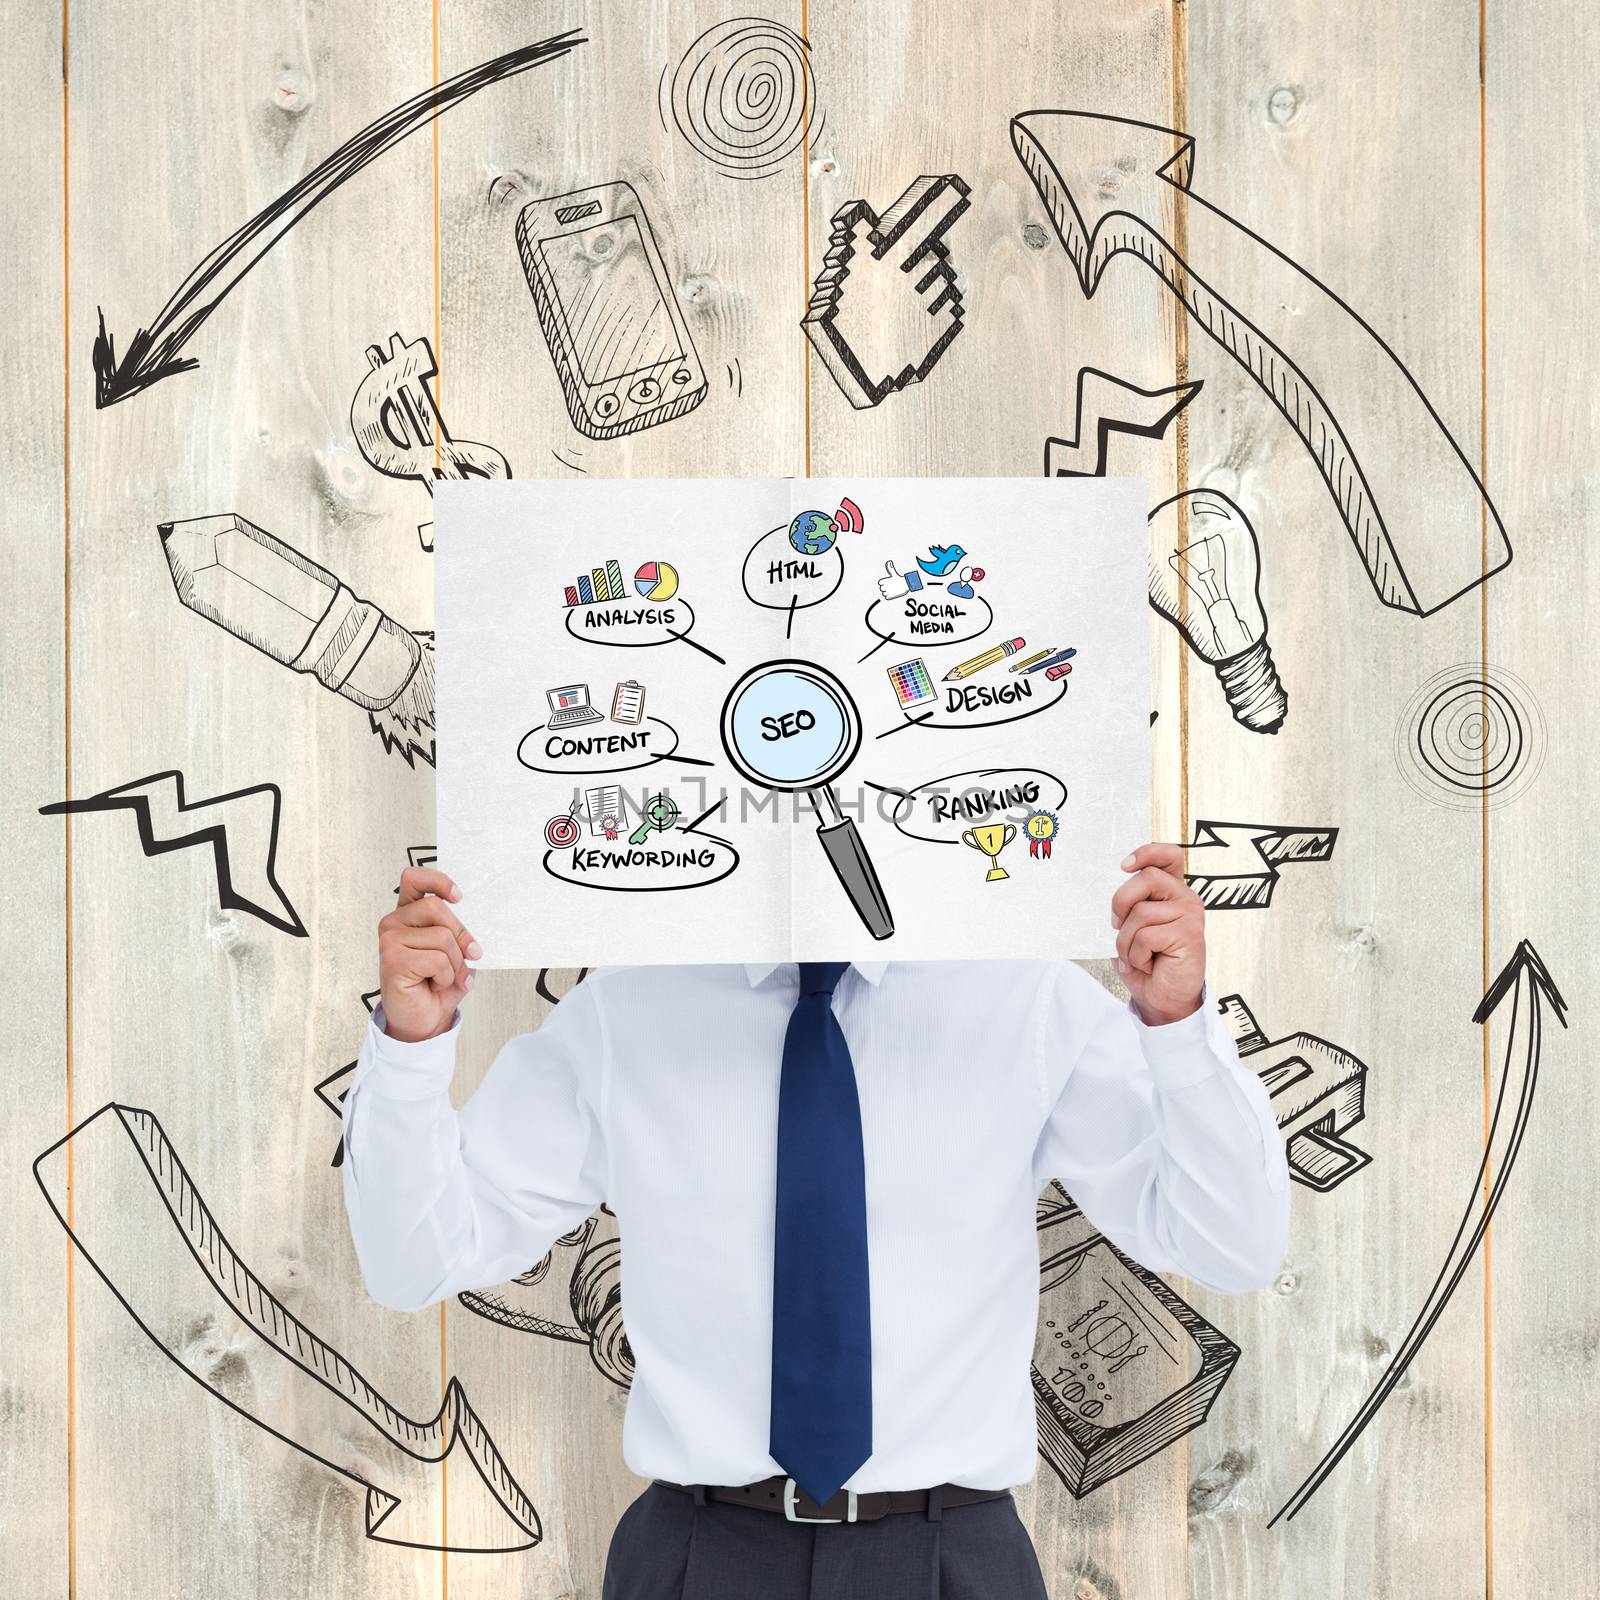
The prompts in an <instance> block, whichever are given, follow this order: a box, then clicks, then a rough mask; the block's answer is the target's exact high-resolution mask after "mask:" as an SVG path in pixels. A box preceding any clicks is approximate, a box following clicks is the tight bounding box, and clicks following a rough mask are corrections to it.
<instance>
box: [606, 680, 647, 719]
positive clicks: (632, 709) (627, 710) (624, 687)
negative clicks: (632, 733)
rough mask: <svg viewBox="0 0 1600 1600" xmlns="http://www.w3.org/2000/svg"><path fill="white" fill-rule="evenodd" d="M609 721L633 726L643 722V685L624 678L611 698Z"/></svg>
mask: <svg viewBox="0 0 1600 1600" xmlns="http://www.w3.org/2000/svg"><path fill="white" fill-rule="evenodd" d="M611 720H612V721H613V722H621V723H625V724H627V725H629V726H634V725H636V724H638V723H641V722H643V721H644V685H643V684H642V683H638V682H636V681H635V680H634V679H632V678H625V679H624V680H623V681H622V682H621V683H619V684H618V685H617V688H616V692H615V693H614V694H613V695H612V696H611Z"/></svg>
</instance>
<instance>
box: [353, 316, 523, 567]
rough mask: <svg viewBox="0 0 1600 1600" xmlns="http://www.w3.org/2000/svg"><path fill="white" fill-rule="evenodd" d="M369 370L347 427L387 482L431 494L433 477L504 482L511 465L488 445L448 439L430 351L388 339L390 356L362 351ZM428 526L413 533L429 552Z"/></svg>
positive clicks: (371, 348)
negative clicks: (408, 483) (404, 482)
mask: <svg viewBox="0 0 1600 1600" xmlns="http://www.w3.org/2000/svg"><path fill="white" fill-rule="evenodd" d="M367 363H368V366H369V368H370V369H371V370H370V371H368V372H367V373H366V374H365V375H364V376H363V377H362V379H361V382H360V383H359V384H358V385H357V386H356V393H355V399H353V400H352V401H351V402H350V427H351V430H352V431H353V432H354V434H355V436H356V444H357V445H358V446H359V447H360V450H361V454H362V455H363V456H365V457H366V459H367V461H368V462H369V463H370V464H371V465H372V466H374V467H376V468H377V469H378V471H379V472H381V473H383V474H384V475H385V476H387V477H390V478H415V479H416V481H417V482H418V483H420V484H421V485H422V486H423V488H425V489H426V490H427V491H428V493H429V494H430V495H431V494H432V493H433V485H434V480H435V479H437V478H509V477H510V476H511V463H510V462H508V461H507V460H506V458H505V457H504V456H503V455H501V454H500V452H499V451H498V450H496V449H495V448H494V446H493V445H488V444H475V443H474V442H473V441H472V440H470V439H452V438H451V437H450V430H449V429H448V428H447V427H446V426H445V422H444V418H443V417H442V416H441V415H440V414H439V405H438V402H437V401H436V400H435V399H434V397H433V390H432V389H431V388H430V387H429V384H428V380H429V379H430V378H432V377H434V376H435V375H436V374H437V372H438V370H439V368H438V364H437V363H436V362H435V361H434V359H433V346H432V345H430V344H429V343H428V341H427V340H426V339H425V338H423V339H413V340H412V341H411V342H410V343H409V344H406V343H405V342H404V341H402V339H401V337H400V335H399V334H398V333H394V334H390V336H389V352H388V354H387V355H385V354H384V351H383V348H382V346H381V345H375V344H369V345H368V346H367ZM432 529H433V524H432V523H431V522H425V523H423V524H422V525H421V526H420V527H419V528H418V529H417V534H418V536H419V537H420V538H421V540H422V548H423V549H424V550H432V549H433V539H432V537H431V534H432Z"/></svg>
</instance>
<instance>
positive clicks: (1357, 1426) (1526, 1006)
mask: <svg viewBox="0 0 1600 1600" xmlns="http://www.w3.org/2000/svg"><path fill="white" fill-rule="evenodd" d="M1508 996H1509V997H1510V999H1511V1015H1510V1018H1509V1020H1508V1021H1507V1022H1506V1024H1505V1027H1506V1051H1505V1059H1504V1061H1503V1062H1502V1064H1501V1068H1500V1084H1499V1088H1498V1089H1497V1090H1496V1092H1495V1103H1494V1115H1493V1118H1492V1119H1491V1121H1490V1124H1489V1133H1488V1137H1487V1139H1486V1140H1485V1141H1484V1147H1483V1156H1482V1159H1481V1160H1480V1161H1479V1162H1478V1166H1477V1171H1476V1172H1475V1173H1474V1174H1473V1177H1472V1183H1471V1186H1470V1188H1469V1190H1468V1193H1467V1204H1466V1209H1465V1210H1464V1211H1463V1213H1462V1215H1461V1221H1460V1222H1459V1223H1458V1224H1457V1226H1456V1231H1455V1237H1454V1238H1453V1239H1452V1240H1451V1241H1450V1246H1449V1248H1448V1249H1447V1250H1446V1252H1445V1258H1444V1262H1443V1264H1442V1265H1441V1266H1440V1268H1439V1273H1438V1276H1437V1277H1436V1278H1435V1279H1434V1281H1433V1285H1432V1287H1431V1288H1430V1289H1429V1291H1428V1294H1427V1297H1426V1299H1425V1300H1424V1301H1423V1304H1422V1309H1421V1310H1420V1311H1419V1312H1418V1313H1417V1316H1416V1320H1415V1321H1414V1322H1413V1323H1412V1324H1411V1326H1410V1328H1409V1329H1408V1330H1407V1332H1406V1336H1405V1338H1404V1339H1402V1340H1401V1341H1400V1346H1399V1348H1398V1349H1397V1350H1396V1351H1395V1353H1394V1355H1393V1356H1392V1357H1391V1358H1390V1360H1389V1365H1388V1366H1387V1367H1386V1368H1385V1369H1384V1371H1383V1375H1382V1376H1381V1377H1380V1378H1379V1379H1378V1381H1377V1382H1376V1383H1375V1384H1374V1385H1373V1387H1372V1392H1371V1393H1370V1394H1369V1395H1368V1396H1367V1398H1366V1399H1365V1400H1364V1401H1363V1402H1362V1403H1361V1405H1360V1407H1359V1408H1358V1409H1357V1411H1356V1414H1355V1415H1354V1416H1353V1417H1352V1418H1351V1419H1350V1421H1349V1423H1348V1424H1346V1426H1345V1428H1344V1429H1343V1431H1342V1432H1341V1433H1340V1435H1339V1437H1338V1439H1337V1440H1336V1441H1335V1442H1334V1444H1333V1445H1332V1446H1331V1447H1330V1448H1329V1450H1328V1452H1327V1453H1326V1454H1325V1455H1324V1456H1323V1457H1322V1459H1321V1460H1320V1461H1319V1462H1318V1463H1317V1465H1316V1466H1315V1467H1314V1468H1313V1469H1312V1471H1311V1472H1310V1473H1309V1474H1308V1475H1307V1476H1306V1477H1305V1478H1304V1479H1303V1480H1302V1482H1301V1483H1300V1485H1299V1487H1298V1488H1296V1489H1295V1491H1294V1493H1293V1494H1292V1495H1290V1497H1289V1498H1288V1500H1286V1501H1285V1502H1284V1504H1283V1505H1281V1506H1280V1507H1279V1508H1278V1509H1277V1511H1275V1512H1274V1513H1273V1515H1272V1517H1271V1519H1270V1520H1269V1521H1268V1523H1267V1526H1268V1527H1269V1528H1270V1527H1271V1526H1272V1525H1273V1523H1275V1522H1276V1521H1277V1520H1278V1518H1279V1517H1281V1516H1283V1515H1284V1514H1285V1513H1287V1514H1288V1518H1289V1520H1290V1521H1293V1519H1294V1518H1295V1517H1296V1516H1297V1515H1298V1514H1299V1513H1300V1512H1301V1511H1302V1510H1304V1508H1305V1506H1306V1503H1307V1502H1308V1501H1309V1500H1310V1499H1311V1497H1312V1496H1313V1495H1314V1494H1315V1493H1316V1492H1317V1490H1318V1489H1319V1488H1320V1487H1321V1486H1322V1484H1323V1482H1324V1481H1325V1480H1326V1479H1327V1477H1328V1475H1329V1474H1330V1473H1331V1472H1332V1471H1333V1469H1334V1468H1335V1467H1336V1466H1338V1464H1339V1462H1340V1461H1341V1460H1342V1459H1343V1457H1344V1455H1345V1453H1346V1452H1347V1451H1348V1450H1349V1449H1350V1447H1351V1446H1352V1445H1353V1444H1354V1443H1355V1442H1356V1440H1357V1439H1358V1438H1360V1436H1361V1434H1362V1432H1363V1430H1364V1429H1365V1428H1366V1426H1367V1424H1368V1423H1369V1422H1371V1421H1372V1419H1373V1418H1374V1417H1375V1416H1376V1415H1377V1414H1378V1411H1379V1408H1380V1407H1381V1406H1382V1405H1383V1403H1384V1401H1385V1400H1387V1399H1388V1398H1389V1396H1390V1395H1391V1394H1392V1393H1393V1392H1394V1388H1395V1385H1396V1384H1398V1383H1399V1381H1400V1379H1401V1378H1402V1376H1404V1374H1405V1371H1406V1368H1407V1367H1409V1366H1410V1365H1411V1361H1412V1358H1413V1357H1414V1356H1415V1355H1416V1354H1417V1352H1418V1351H1419V1350H1420V1349H1421V1348H1422V1346H1423V1343H1424V1342H1425V1341H1426V1339H1427V1337H1428V1335H1429V1334H1430V1333H1431V1332H1432V1331H1433V1326H1434V1324H1435V1323H1436V1322H1437V1321H1438V1320H1439V1318H1440V1317H1441V1316H1442V1315H1443V1314H1444V1311H1445V1308H1446V1306H1448V1305H1449V1303H1450V1298H1451V1296H1452V1295H1453V1294H1454V1293H1455V1291H1456V1288H1457V1286H1458V1285H1459V1284H1460V1282H1461V1280H1462V1278H1463V1277H1464V1276H1465V1275H1466V1271H1467V1268H1468V1267H1469V1266H1471V1265H1472V1260H1473V1257H1474V1256H1475V1255H1476V1254H1477V1253H1478V1246H1479V1245H1480V1244H1481V1243H1482V1242H1483V1236H1484V1234H1485V1233H1486V1232H1487V1231H1488V1228H1489V1221H1490V1219H1491V1218H1492V1217H1493V1216H1494V1213H1495V1209H1496V1208H1497V1207H1498V1206H1499V1204H1500V1200H1501V1197H1502V1196H1503V1195H1504V1194H1505V1189H1506V1184H1507V1183H1508V1182H1509V1181H1510V1178H1511V1174H1512V1171H1513V1170H1514V1169H1515V1167H1516V1164H1517V1153H1518V1151H1519V1150H1521V1148H1522V1138H1523V1135H1524V1134H1525V1133H1526V1132H1527V1128H1528V1118H1529V1114H1530V1113H1531V1112H1532V1110H1533V1098H1534V1092H1535V1090H1536V1089H1537V1087H1538V1082H1539V1057H1540V1053H1541V1051H1542V1049H1543V1042H1544V1013H1545V1010H1546V1008H1548V1009H1549V1011H1550V1014H1551V1015H1552V1016H1553V1017H1554V1018H1555V1019H1556V1021H1557V1022H1559V1023H1560V1024H1561V1026H1562V1027H1563V1028H1564V1027H1566V1026H1567V1016H1566V1010H1567V1002H1566V1001H1565V1000H1564V999H1563V998H1562V996H1561V992H1560V990H1558V989H1557V988H1556V986H1555V982H1554V980H1553V979H1552V978H1551V976H1550V972H1549V969H1548V968H1547V967H1546V966H1545V964H1544V962H1543V961H1542V960H1541V959H1540V956H1539V953H1538V951H1536V950H1535V949H1534V948H1533V946H1532V945H1531V944H1529V942H1528V941H1527V940H1526V939H1523V940H1520V941H1519V942H1518V944H1517V948H1516V949H1515V951H1513V952H1512V956H1511V959H1510V960H1509V961H1508V962H1507V963H1506V964H1505V966H1504V967H1503V968H1501V970H1500V974H1499V976H1498V977H1497V978H1496V979H1495V980H1494V982H1493V983H1492V984H1490V985H1489V989H1488V992H1487V993H1486V994H1485V995H1484V997H1483V999H1482V1000H1481V1001H1479V1002H1478V1007H1477V1009H1476V1010H1475V1011H1474V1012H1473V1013H1472V1020H1473V1021H1474V1022H1477V1023H1486V1022H1487V1021H1488V1020H1489V1018H1490V1017H1491V1016H1493V1015H1494V1013H1495V1012H1496V1011H1497V1010H1498V1009H1499V1008H1500V1006H1501V1005H1502V1004H1503V1003H1504V1002H1505V1001H1506V999H1507V997H1508ZM1473 1071H1474V1074H1476V1072H1477V1068H1476V1066H1474V1068H1473ZM1513 1085H1514V1086H1515V1093H1516V1104H1515V1107H1514V1108H1512V1109H1511V1110H1510V1113H1509V1115H1508V1114H1507V1108H1508V1100H1507V1090H1508V1089H1510V1088H1512V1086H1513Z"/></svg>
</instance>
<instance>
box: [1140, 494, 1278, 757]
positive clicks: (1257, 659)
mask: <svg viewBox="0 0 1600 1600" xmlns="http://www.w3.org/2000/svg"><path fill="white" fill-rule="evenodd" d="M1149 520H1150V523H1151V525H1152V527H1153V528H1154V530H1155V532H1154V536H1153V537H1152V539H1151V540H1150V546H1149V550H1150V554H1149V563H1150V604H1151V605H1152V606H1153V607H1154V608H1155V609H1156V611H1157V612H1158V613H1160V615H1161V616H1163V617H1165V618H1166V620H1167V621H1168V622H1170V623H1171V624H1172V625H1173V627H1175V628H1176V629H1177V630H1178V632H1179V633H1181V634H1182V635H1183V637H1184V638H1185V639H1186V640H1187V641H1188V644H1189V648H1190V649H1191V650H1193V651H1194V653H1195V654H1196V655H1197V656H1199V657H1200V659H1201V660H1202V661H1204V662H1206V663H1207V664H1208V665H1209V666H1210V667H1211V668H1212V669H1213V670H1214V671H1215V672H1216V675H1217V681H1218V682H1219V683H1220V684H1221V685H1222V692H1223V694H1224V695H1225V696H1226V697H1227V701H1228V709H1229V710H1230V711H1232V713H1233V719H1234V721H1235V722H1237V723H1238V724H1239V725H1240V726H1241V727H1243V728H1248V729H1249V730H1250V731H1251V732H1252V733H1276V732H1277V731H1278V729H1279V728H1281V727H1282V726H1283V721H1284V718H1285V717H1287V716H1288V714H1289V697H1288V695H1287V694H1285V693H1284V688H1283V685H1282V683H1280V682H1279V680H1278V668H1277V663H1276V662H1274V661H1273V659H1272V648H1271V646H1270V645H1269V644H1268V643H1267V614H1266V612H1265V611H1264V610H1263V609H1262V605H1261V549H1260V546H1259V545H1258V544H1257V543H1256V533H1255V529H1254V528H1252V527H1251V526H1250V519H1249V518H1248V517H1247V516H1245V514H1244V512H1242V511H1241V510H1240V509H1239V508H1238V506H1236V505H1235V504H1234V503H1233V501H1231V500H1230V499H1229V498H1228V497H1227V496H1226V495H1225V494H1219V493H1218V492H1217V491H1216V490H1215V489H1185V490H1184V491H1183V492H1182V493H1181V494H1175V495H1173V496H1172V498H1171V499H1170V500H1163V501H1162V502H1161V503H1160V504H1159V505H1158V506H1156V507H1155V508H1154V509H1153V510H1152V511H1151V512H1150V518H1149ZM1186 523H1187V526H1185V524H1186ZM1158 552H1159V554H1158Z"/></svg>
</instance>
